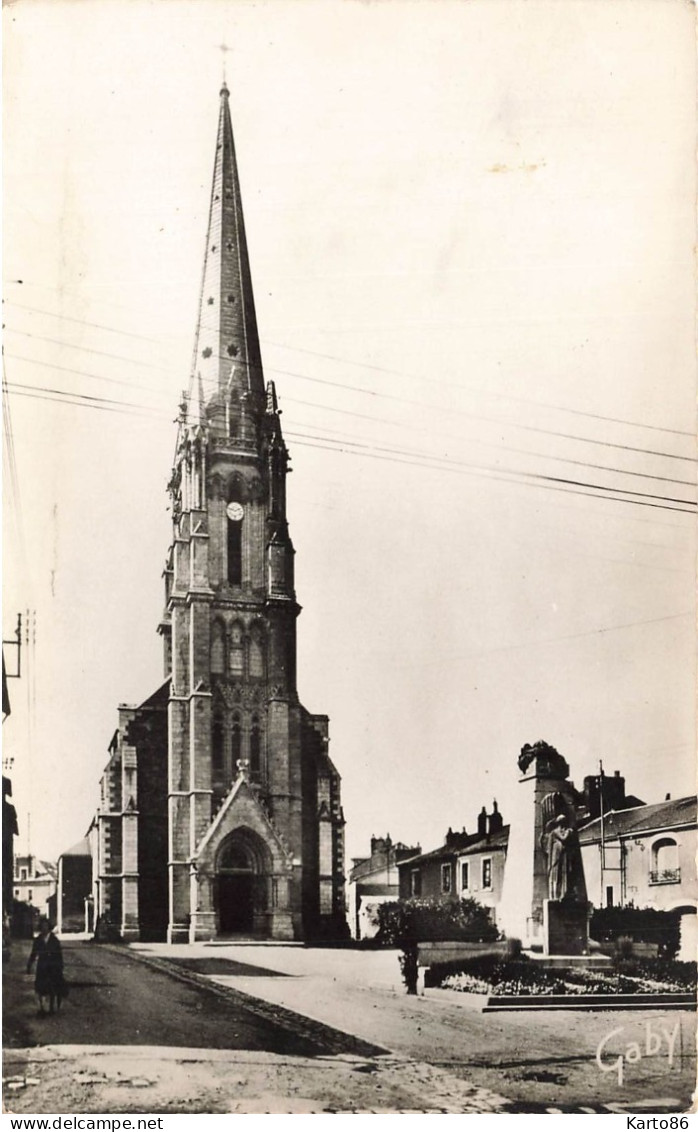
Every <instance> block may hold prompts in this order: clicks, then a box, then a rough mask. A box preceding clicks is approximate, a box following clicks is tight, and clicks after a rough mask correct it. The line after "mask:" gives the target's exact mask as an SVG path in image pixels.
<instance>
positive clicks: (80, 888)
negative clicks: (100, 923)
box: [57, 833, 94, 935]
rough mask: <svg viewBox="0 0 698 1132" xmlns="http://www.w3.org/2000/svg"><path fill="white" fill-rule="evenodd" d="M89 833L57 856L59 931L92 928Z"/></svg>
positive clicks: (81, 930) (85, 930)
mask: <svg viewBox="0 0 698 1132" xmlns="http://www.w3.org/2000/svg"><path fill="white" fill-rule="evenodd" d="M88 838H89V833H88V835H86V836H85V837H83V838H82V840H80V841H78V842H77V844H76V845H73V847H72V849H68V850H67V851H66V852H65V853H62V854H61V856H60V857H59V858H58V912H57V927H58V931H59V932H60V933H61V934H62V935H65V934H67V933H69V932H90V931H92V929H93V926H94V924H93V915H92V850H91V848H90V842H89V839H88Z"/></svg>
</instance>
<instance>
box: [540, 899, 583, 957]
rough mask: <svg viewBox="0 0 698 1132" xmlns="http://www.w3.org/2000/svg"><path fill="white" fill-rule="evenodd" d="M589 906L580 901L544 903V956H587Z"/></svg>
mask: <svg viewBox="0 0 698 1132" xmlns="http://www.w3.org/2000/svg"><path fill="white" fill-rule="evenodd" d="M588 948H589V905H588V904H587V903H586V902H585V903H581V902H580V901H579V900H544V901H543V954H544V955H586V953H587V950H588Z"/></svg>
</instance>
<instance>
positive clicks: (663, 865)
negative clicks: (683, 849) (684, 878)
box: [650, 837, 681, 884]
mask: <svg viewBox="0 0 698 1132" xmlns="http://www.w3.org/2000/svg"><path fill="white" fill-rule="evenodd" d="M680 880H681V869H680V868H679V847H678V845H677V843H676V841H675V840H674V838H673V837H662V838H660V840H659V841H655V843H654V845H653V846H652V854H651V857H650V884H678V883H679V881H680Z"/></svg>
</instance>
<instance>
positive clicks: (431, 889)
mask: <svg viewBox="0 0 698 1132" xmlns="http://www.w3.org/2000/svg"><path fill="white" fill-rule="evenodd" d="M577 798H578V806H577V823H578V826H577V828H578V831H579V842H580V847H581V853H582V862H583V866H584V876H585V881H586V888H587V894H588V898H589V901H590V902H591V903H592V904H593V905H595V906H596V907H603V906H606V905H615V906H627V905H631V904H632V905H634V907H636V908H656V909H659V910H666V911H675V912H677V913H679V914H680V917H681V950H680V953H679V955H680V958H687V959H695V956H696V950H697V948H698V930H697V924H698V920H697V917H696V909H697V908H698V873H697V870H696V852H697V851H698V835H697V832H696V831H697V827H698V823H697V809H698V807H697V802H696V796H695V795H690V796H689V797H685V798H677V799H671V798H669V797H667V798H666V799H665V800H664V801H663V802H656V803H652V804H649V805H647V804H645V803H644V802H641V801H640V799H639V798H636V797H635V796H634V795H628V794H626V792H625V780H624V778H623V777H622V776H621V775H620V774H619V772H617V771H616V772H615V774H614V775H613V776H612V777H608V778H607V777H606V776H604V775H590V776H588V777H587V778H585V780H584V790H583V791H582V792H577ZM509 833H510V826H508V825H504V824H503V822H502V817H501V814H500V813H499V811H498V808H497V804H496V802H495V803H494V805H493V809H492V813H490V814H487V812H486V810H485V808H484V807H483V809H482V810H481V812H480V814H479V815H478V826H477V833H475V834H467V833H466V832H465V830H463V831H462V832H461V833H453V831H452V830H449V831H448V834H447V835H446V838H445V840H444V844H443V845H441V846H440V847H439V848H438V849H434V850H432V851H431V852H428V853H421V854H418V855H415V856H414V857H411V858H407V859H406V860H404V861H400V862H399V863H398V871H399V874H400V897H401V898H403V899H406V898H408V897H417V896H422V897H428V898H435V899H440V900H453V899H454V898H459V899H460V898H463V897H472V898H474V899H475V900H477V901H478V902H479V903H480V904H484V905H485V906H486V907H488V908H490V909H491V910H492V914H493V916H494V918H495V921H497V920H498V909H499V905H500V901H501V897H502V889H503V882H504V875H505V869H506V859H507V849H508V844H509Z"/></svg>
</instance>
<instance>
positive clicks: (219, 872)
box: [216, 829, 267, 935]
mask: <svg viewBox="0 0 698 1132" xmlns="http://www.w3.org/2000/svg"><path fill="white" fill-rule="evenodd" d="M266 856H267V851H266V847H265V846H264V843H263V842H262V841H261V839H260V838H259V837H258V836H257V834H255V833H253V832H252V830H247V829H239V830H235V832H234V833H232V834H231V836H230V837H229V838H227V839H226V841H225V842H224V843H223V845H222V846H221V850H220V853H219V854H218V861H217V867H216V881H217V885H216V888H217V901H216V903H217V909H216V910H217V912H218V931H219V934H220V935H253V934H259V929H260V928H262V930H263V925H264V923H265V919H266V917H265V913H266V910H267V899H266V888H267V881H266V877H265V875H264V874H265V873H266V872H267V870H266V868H265V860H266Z"/></svg>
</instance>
